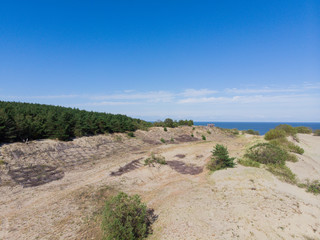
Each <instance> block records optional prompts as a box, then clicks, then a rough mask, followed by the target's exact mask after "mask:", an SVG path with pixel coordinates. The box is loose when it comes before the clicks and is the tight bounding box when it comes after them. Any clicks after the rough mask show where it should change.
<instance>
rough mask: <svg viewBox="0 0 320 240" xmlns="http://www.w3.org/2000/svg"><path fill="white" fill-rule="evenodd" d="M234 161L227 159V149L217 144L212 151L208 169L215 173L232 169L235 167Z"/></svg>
mask: <svg viewBox="0 0 320 240" xmlns="http://www.w3.org/2000/svg"><path fill="white" fill-rule="evenodd" d="M234 159H235V158H230V157H229V153H228V149H227V148H226V147H225V146H223V145H220V144H217V145H216V146H215V148H214V150H213V151H212V158H211V160H210V162H209V164H208V169H209V170H211V171H216V170H219V169H223V168H232V167H234V165H235V163H234Z"/></svg>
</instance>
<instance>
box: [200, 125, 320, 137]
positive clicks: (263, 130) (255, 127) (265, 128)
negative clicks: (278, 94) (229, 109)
mask: <svg viewBox="0 0 320 240" xmlns="http://www.w3.org/2000/svg"><path fill="white" fill-rule="evenodd" d="M209 123H213V124H214V125H215V126H216V127H221V128H237V129H239V130H248V129H253V130H256V131H259V133H260V134H261V135H264V134H265V133H266V132H268V131H269V130H270V129H272V128H275V127H276V126H278V125H279V124H289V125H291V126H293V127H298V126H305V127H310V128H312V129H313V130H314V129H320V122H316V123H315V122H290V123H287V122H194V125H196V126H206V125H207V124H209Z"/></svg>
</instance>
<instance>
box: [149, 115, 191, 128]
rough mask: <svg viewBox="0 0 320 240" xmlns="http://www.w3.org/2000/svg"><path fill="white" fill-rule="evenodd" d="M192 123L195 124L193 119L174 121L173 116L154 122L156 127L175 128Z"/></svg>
mask: <svg viewBox="0 0 320 240" xmlns="http://www.w3.org/2000/svg"><path fill="white" fill-rule="evenodd" d="M192 125H193V121H192V120H179V121H173V120H172V119H171V118H167V119H165V120H164V121H157V122H154V123H153V126H154V127H170V128H175V127H179V126H192ZM164 131H166V130H164Z"/></svg>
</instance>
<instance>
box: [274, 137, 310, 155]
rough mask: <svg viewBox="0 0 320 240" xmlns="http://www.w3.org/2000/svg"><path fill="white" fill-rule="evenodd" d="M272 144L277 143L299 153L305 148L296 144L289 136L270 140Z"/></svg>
mask: <svg viewBox="0 0 320 240" xmlns="http://www.w3.org/2000/svg"><path fill="white" fill-rule="evenodd" d="M270 143H271V144H272V145H276V146H279V147H282V148H284V149H285V150H287V151H290V152H294V153H298V154H301V155H302V154H303V153H304V149H303V148H301V147H299V146H298V145H296V144H294V143H293V142H290V141H289V140H288V139H287V138H285V137H282V138H276V139H273V140H271V141H270Z"/></svg>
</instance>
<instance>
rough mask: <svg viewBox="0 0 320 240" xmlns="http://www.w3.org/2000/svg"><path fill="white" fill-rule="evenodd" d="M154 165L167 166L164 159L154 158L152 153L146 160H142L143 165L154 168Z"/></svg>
mask: <svg viewBox="0 0 320 240" xmlns="http://www.w3.org/2000/svg"><path fill="white" fill-rule="evenodd" d="M155 163H158V164H162V165H166V164H167V162H166V159H165V157H163V156H161V155H158V156H156V155H154V154H153V153H152V154H151V156H150V157H148V158H147V159H146V160H144V165H149V166H150V165H152V166H154V164H155Z"/></svg>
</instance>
